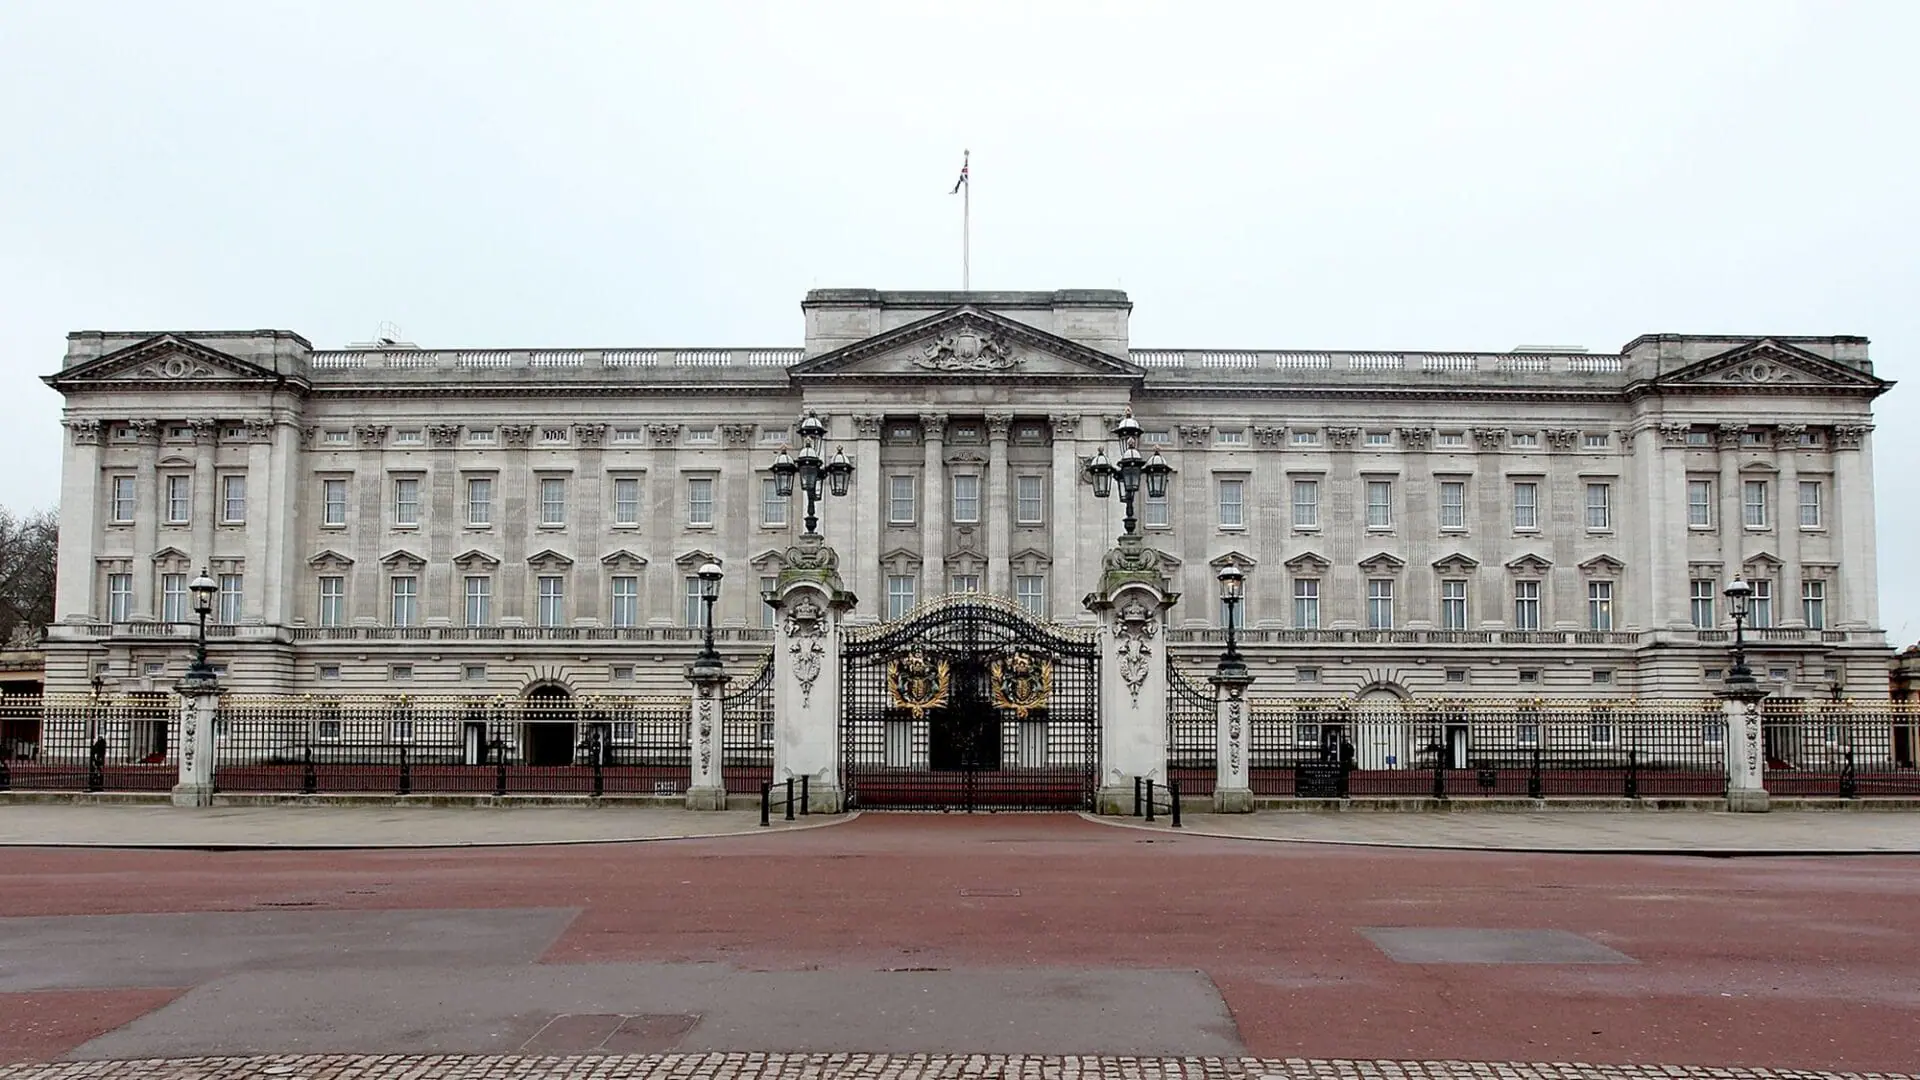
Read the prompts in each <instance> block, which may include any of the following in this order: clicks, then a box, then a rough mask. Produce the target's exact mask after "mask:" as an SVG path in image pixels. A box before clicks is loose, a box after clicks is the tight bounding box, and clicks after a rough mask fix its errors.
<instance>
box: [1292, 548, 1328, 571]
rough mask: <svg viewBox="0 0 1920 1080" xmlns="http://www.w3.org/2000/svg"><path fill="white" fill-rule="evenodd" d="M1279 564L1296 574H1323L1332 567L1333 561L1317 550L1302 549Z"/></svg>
mask: <svg viewBox="0 0 1920 1080" xmlns="http://www.w3.org/2000/svg"><path fill="white" fill-rule="evenodd" d="M1280 565H1282V566H1284V567H1286V568H1287V569H1288V570H1291V571H1293V572H1294V573H1296V574H1324V573H1326V572H1327V571H1328V570H1329V569H1331V568H1332V567H1333V562H1332V561H1331V560H1329V559H1328V558H1326V557H1325V556H1323V555H1320V554H1318V553H1317V552H1312V551H1303V552H1301V553H1300V554H1298V555H1295V556H1294V557H1293V558H1291V559H1288V560H1287V561H1286V562H1284V563H1281V564H1280Z"/></svg>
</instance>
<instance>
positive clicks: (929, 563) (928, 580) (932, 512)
mask: <svg viewBox="0 0 1920 1080" xmlns="http://www.w3.org/2000/svg"><path fill="white" fill-rule="evenodd" d="M920 439H921V444H922V449H923V451H924V456H923V457H922V459H921V460H922V464H921V469H922V471H923V472H924V474H925V475H924V478H923V481H922V487H923V488H924V489H925V491H926V496H925V498H924V499H923V500H922V502H923V504H924V505H923V506H922V507H921V511H920V599H921V600H922V601H926V600H932V599H934V598H935V597H939V596H945V595H946V594H947V585H948V581H947V501H948V500H947V462H946V440H947V417H946V414H945V413H921V414H920Z"/></svg>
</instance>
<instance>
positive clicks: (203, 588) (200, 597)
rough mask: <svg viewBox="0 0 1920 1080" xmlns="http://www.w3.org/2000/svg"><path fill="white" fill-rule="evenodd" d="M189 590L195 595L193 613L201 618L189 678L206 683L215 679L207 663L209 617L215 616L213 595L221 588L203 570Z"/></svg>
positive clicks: (211, 666)
mask: <svg viewBox="0 0 1920 1080" xmlns="http://www.w3.org/2000/svg"><path fill="white" fill-rule="evenodd" d="M187 589H188V591H190V592H192V593H193V613H194V614H195V615H197V616H199V617H200V632H199V635H198V636H197V637H196V638H195V639H194V645H193V663H192V664H190V665H188V667H187V678H189V679H193V680H197V681H205V680H209V679H212V678H213V665H212V664H209V663H207V616H209V615H211V614H213V594H214V593H216V592H218V591H219V589H220V587H219V586H218V585H215V584H214V583H213V579H212V578H210V577H208V576H207V572H206V570H205V569H202V570H201V571H200V576H199V577H197V578H194V579H193V584H191V585H188V586H187Z"/></svg>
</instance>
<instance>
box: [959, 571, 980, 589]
mask: <svg viewBox="0 0 1920 1080" xmlns="http://www.w3.org/2000/svg"><path fill="white" fill-rule="evenodd" d="M953 591H954V592H957V593H969V592H979V591H980V575H979V574H955V575H953Z"/></svg>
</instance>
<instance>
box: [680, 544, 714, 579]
mask: <svg viewBox="0 0 1920 1080" xmlns="http://www.w3.org/2000/svg"><path fill="white" fill-rule="evenodd" d="M708 563H714V564H715V565H718V566H725V565H726V561H725V560H723V559H721V558H720V556H718V555H715V554H713V553H712V552H710V551H706V550H703V549H701V548H694V549H693V550H692V551H689V552H686V553H685V554H682V555H679V556H676V557H675V558H674V560H673V565H675V566H677V567H679V568H680V569H682V570H684V571H686V572H687V573H689V574H695V573H699V571H700V568H701V567H702V566H705V565H706V564H708Z"/></svg>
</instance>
